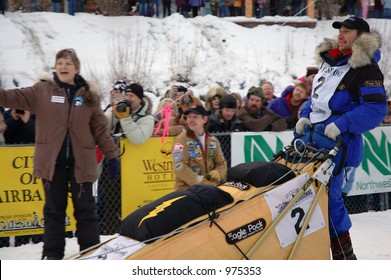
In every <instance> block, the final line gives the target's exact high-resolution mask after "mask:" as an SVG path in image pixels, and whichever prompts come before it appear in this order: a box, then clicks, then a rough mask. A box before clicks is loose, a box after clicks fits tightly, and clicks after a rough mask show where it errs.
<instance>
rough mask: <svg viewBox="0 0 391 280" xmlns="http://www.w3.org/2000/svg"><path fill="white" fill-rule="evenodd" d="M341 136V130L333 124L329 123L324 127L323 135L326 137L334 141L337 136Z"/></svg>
mask: <svg viewBox="0 0 391 280" xmlns="http://www.w3.org/2000/svg"><path fill="white" fill-rule="evenodd" d="M340 134H341V130H339V128H338V127H337V126H336V125H335V123H333V122H332V123H330V124H328V125H327V126H326V128H325V130H324V135H326V136H327V137H329V138H331V139H333V140H336V139H337V136H338V135H340Z"/></svg>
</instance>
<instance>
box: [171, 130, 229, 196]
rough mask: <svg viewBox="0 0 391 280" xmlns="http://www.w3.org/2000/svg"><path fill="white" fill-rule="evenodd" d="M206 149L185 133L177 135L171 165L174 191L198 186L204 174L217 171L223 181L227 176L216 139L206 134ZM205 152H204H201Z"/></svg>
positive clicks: (224, 162) (225, 163) (225, 165)
mask: <svg viewBox="0 0 391 280" xmlns="http://www.w3.org/2000/svg"><path fill="white" fill-rule="evenodd" d="M205 146H206V148H205V149H203V148H202V147H201V143H200V142H199V141H198V140H197V139H195V138H191V137H189V136H188V134H187V132H186V131H185V132H182V133H181V134H179V135H178V136H177V137H176V138H175V140H174V144H173V150H172V155H173V163H174V172H175V175H176V182H175V189H176V190H183V189H187V188H189V187H191V186H192V185H195V184H199V183H200V182H201V181H202V180H203V179H204V176H205V174H207V173H208V172H210V171H211V170H217V171H218V172H219V173H220V175H221V177H222V178H223V180H224V179H225V178H226V176H227V162H226V161H225V158H224V155H223V152H222V150H221V146H220V142H219V140H217V139H216V137H214V136H212V135H211V134H209V133H206V139H205ZM203 150H205V152H203Z"/></svg>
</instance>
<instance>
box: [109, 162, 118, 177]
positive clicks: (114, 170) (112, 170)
mask: <svg viewBox="0 0 391 280" xmlns="http://www.w3.org/2000/svg"><path fill="white" fill-rule="evenodd" d="M118 174H119V160H118V158H112V159H110V160H109V179H110V181H114V180H115V179H116V178H117V176H118Z"/></svg>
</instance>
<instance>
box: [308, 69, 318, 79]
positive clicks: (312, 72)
mask: <svg viewBox="0 0 391 280" xmlns="http://www.w3.org/2000/svg"><path fill="white" fill-rule="evenodd" d="M318 71H319V69H318V68H317V67H307V73H306V74H305V76H306V77H309V76H311V75H314V74H318Z"/></svg>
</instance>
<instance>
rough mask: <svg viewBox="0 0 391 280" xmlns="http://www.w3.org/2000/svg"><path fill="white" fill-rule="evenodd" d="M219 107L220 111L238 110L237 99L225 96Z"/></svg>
mask: <svg viewBox="0 0 391 280" xmlns="http://www.w3.org/2000/svg"><path fill="white" fill-rule="evenodd" d="M219 107H220V109H223V108H229V109H236V108H237V101H236V98H235V97H234V96H232V95H226V96H224V97H223V98H221V100H220V103H219Z"/></svg>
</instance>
